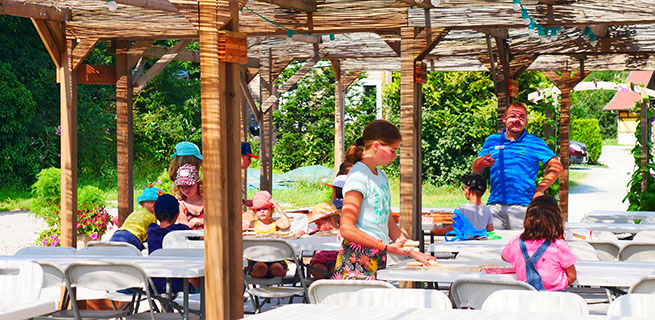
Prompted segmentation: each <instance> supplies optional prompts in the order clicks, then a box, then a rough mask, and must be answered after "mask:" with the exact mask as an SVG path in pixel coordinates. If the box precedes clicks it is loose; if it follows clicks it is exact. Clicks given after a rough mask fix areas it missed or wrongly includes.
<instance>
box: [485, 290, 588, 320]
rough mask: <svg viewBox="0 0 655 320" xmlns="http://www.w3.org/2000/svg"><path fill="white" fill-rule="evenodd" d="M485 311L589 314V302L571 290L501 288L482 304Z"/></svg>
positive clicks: (563, 314)
mask: <svg viewBox="0 0 655 320" xmlns="http://www.w3.org/2000/svg"><path fill="white" fill-rule="evenodd" d="M482 310H484V311H510V312H511V311H515V312H534V313H548V314H557V315H562V316H565V315H588V314H589V309H588V308H587V303H586V302H585V300H584V299H582V297H580V296H579V295H577V294H575V293H570V292H551V291H525V290H500V291H496V292H494V293H492V294H491V295H490V296H489V297H488V298H487V299H486V300H485V301H484V303H483V304H482Z"/></svg>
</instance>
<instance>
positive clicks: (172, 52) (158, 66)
mask: <svg viewBox="0 0 655 320" xmlns="http://www.w3.org/2000/svg"><path fill="white" fill-rule="evenodd" d="M190 42H191V41H190V40H180V41H178V42H177V43H176V44H175V45H174V46H172V47H171V48H170V49H169V50H168V51H167V52H166V54H164V55H163V56H162V57H161V58H160V59H159V60H157V62H156V63H155V64H154V65H153V66H152V67H150V69H148V71H146V73H145V74H144V75H143V76H141V77H139V78H138V79H136V80H134V94H136V93H137V92H139V91H141V89H143V87H145V86H146V84H148V82H150V81H151V80H152V79H154V78H155V77H156V76H157V75H158V74H159V72H161V71H162V70H163V69H164V67H166V66H167V65H168V64H169V63H171V61H173V59H175V57H176V56H177V54H178V53H179V52H180V50H182V49H184V48H186V46H187V45H189V43H190Z"/></svg>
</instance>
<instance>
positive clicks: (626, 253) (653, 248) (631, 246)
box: [619, 241, 655, 262]
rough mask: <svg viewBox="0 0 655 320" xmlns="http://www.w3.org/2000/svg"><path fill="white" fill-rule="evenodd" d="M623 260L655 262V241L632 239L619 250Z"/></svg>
mask: <svg viewBox="0 0 655 320" xmlns="http://www.w3.org/2000/svg"><path fill="white" fill-rule="evenodd" d="M619 260H621V261H638V262H655V241H651V242H635V241H632V242H630V243H628V244H626V245H625V246H623V248H621V251H620V252H619Z"/></svg>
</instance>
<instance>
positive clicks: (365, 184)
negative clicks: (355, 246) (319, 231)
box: [343, 162, 391, 242]
mask: <svg viewBox="0 0 655 320" xmlns="http://www.w3.org/2000/svg"><path fill="white" fill-rule="evenodd" d="M377 172H378V174H377V175H375V174H373V172H371V170H370V169H369V168H368V167H367V166H366V165H365V164H363V163H361V162H357V163H355V164H354V165H353V167H352V169H351V170H350V173H349V174H348V177H347V178H346V183H345V185H344V186H343V194H344V196H345V195H346V193H348V191H358V192H360V193H361V194H362V195H363V196H364V198H363V199H362V205H361V206H360V208H359V216H358V217H357V223H356V224H355V226H356V227H357V228H358V229H360V230H362V231H364V232H365V233H366V234H368V235H369V236H371V237H373V238H375V239H378V240H382V241H383V242H387V241H389V225H388V223H389V215H390V213H391V193H390V192H389V180H387V175H386V174H385V173H384V171H382V170H381V169H380V168H378V169H377Z"/></svg>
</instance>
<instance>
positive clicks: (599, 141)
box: [571, 119, 603, 163]
mask: <svg viewBox="0 0 655 320" xmlns="http://www.w3.org/2000/svg"><path fill="white" fill-rule="evenodd" d="M571 140H575V141H579V142H582V143H584V144H586V145H587V153H588V154H589V163H598V158H599V157H600V152H601V149H602V148H603V138H602V136H601V134H600V125H599V124H598V120H597V119H576V120H573V121H572V122H571Z"/></svg>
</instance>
